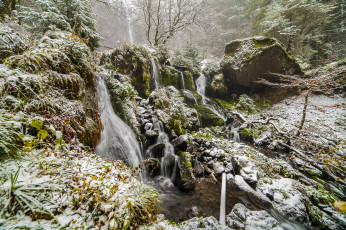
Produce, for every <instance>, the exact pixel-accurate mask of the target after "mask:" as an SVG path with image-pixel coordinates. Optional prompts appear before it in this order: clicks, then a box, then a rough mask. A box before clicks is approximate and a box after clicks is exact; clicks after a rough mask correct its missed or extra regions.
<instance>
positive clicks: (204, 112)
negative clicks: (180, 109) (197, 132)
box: [195, 105, 225, 127]
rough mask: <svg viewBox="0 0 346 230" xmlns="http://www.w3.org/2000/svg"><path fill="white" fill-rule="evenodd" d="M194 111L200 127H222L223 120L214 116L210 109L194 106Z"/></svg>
mask: <svg viewBox="0 0 346 230" xmlns="http://www.w3.org/2000/svg"><path fill="white" fill-rule="evenodd" d="M195 109H196V110H197V113H198V117H199V119H200V122H201V126H202V127H211V126H223V125H224V123H225V122H224V120H223V119H222V118H221V117H219V116H218V115H217V114H215V113H214V112H213V111H212V110H211V109H209V108H207V107H205V106H200V105H195Z"/></svg>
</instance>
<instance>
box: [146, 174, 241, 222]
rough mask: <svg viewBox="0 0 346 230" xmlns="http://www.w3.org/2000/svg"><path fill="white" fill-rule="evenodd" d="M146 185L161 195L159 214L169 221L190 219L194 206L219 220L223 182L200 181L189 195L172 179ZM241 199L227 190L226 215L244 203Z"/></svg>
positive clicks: (150, 182)
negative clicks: (190, 211)
mask: <svg viewBox="0 0 346 230" xmlns="http://www.w3.org/2000/svg"><path fill="white" fill-rule="evenodd" d="M146 183H147V184H149V185H151V186H153V187H155V188H156V189H157V190H158V192H159V193H160V200H161V206H160V210H159V213H161V214H164V215H165V216H166V218H167V219H168V220H173V221H174V222H181V221H184V220H187V219H189V218H188V212H189V210H191V208H192V207H193V206H196V207H197V208H199V209H200V210H201V211H202V213H203V216H214V217H215V218H216V219H219V215H220V196H221V181H219V182H217V183H211V182H209V181H207V180H205V179H199V180H197V181H196V185H195V191H193V192H189V193H184V192H181V191H180V190H179V189H178V188H177V187H175V186H174V185H173V184H172V182H171V181H170V179H168V178H164V177H156V178H154V179H149V180H148V181H147V182H146ZM227 187H229V186H227ZM239 198H240V199H239ZM241 198H242V197H238V195H235V193H234V192H232V191H231V190H230V189H229V188H228V189H227V197H226V214H228V213H230V212H231V210H232V208H233V206H234V205H235V204H236V203H239V202H242V199H241ZM242 203H243V202H242Z"/></svg>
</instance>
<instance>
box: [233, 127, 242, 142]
mask: <svg viewBox="0 0 346 230" xmlns="http://www.w3.org/2000/svg"><path fill="white" fill-rule="evenodd" d="M231 134H232V139H233V141H235V142H240V136H239V133H238V131H235V130H232V132H231Z"/></svg>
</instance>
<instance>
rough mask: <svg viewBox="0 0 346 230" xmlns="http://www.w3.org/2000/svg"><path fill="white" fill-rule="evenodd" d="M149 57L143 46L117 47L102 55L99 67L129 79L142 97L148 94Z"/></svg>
mask: <svg viewBox="0 0 346 230" xmlns="http://www.w3.org/2000/svg"><path fill="white" fill-rule="evenodd" d="M150 59H151V56H150V55H149V51H148V50H147V49H146V48H144V47H143V46H134V45H132V46H129V45H123V46H118V47H116V48H115V49H113V50H112V51H111V52H107V53H103V54H102V56H101V58H100V65H102V66H103V67H106V68H107V69H111V70H114V71H116V72H118V73H121V74H126V75H129V76H130V77H131V83H132V85H133V86H134V87H135V89H136V90H137V91H138V93H139V95H140V96H142V97H148V96H149V94H150V88H151V87H150V85H152V84H153V83H151V82H152V78H151V61H150Z"/></svg>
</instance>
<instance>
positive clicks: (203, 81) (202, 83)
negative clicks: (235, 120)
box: [196, 73, 226, 121]
mask: <svg viewBox="0 0 346 230" xmlns="http://www.w3.org/2000/svg"><path fill="white" fill-rule="evenodd" d="M196 86H197V93H198V94H199V95H201V96H202V104H203V105H205V106H206V107H207V108H208V109H210V110H211V111H213V112H214V113H215V114H216V115H218V116H219V117H220V118H222V119H223V120H224V121H226V118H225V116H224V115H223V114H222V112H219V111H218V109H217V107H215V106H214V105H213V104H211V105H207V97H206V96H205V88H206V86H207V78H206V77H205V75H204V74H203V73H201V76H199V78H198V79H197V80H196Z"/></svg>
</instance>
